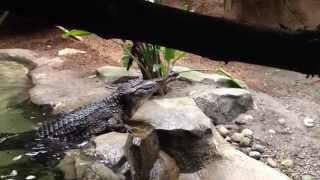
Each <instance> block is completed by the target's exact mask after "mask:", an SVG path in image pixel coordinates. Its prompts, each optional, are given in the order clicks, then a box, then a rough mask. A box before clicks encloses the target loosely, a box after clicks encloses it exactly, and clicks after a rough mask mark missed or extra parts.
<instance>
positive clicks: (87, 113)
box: [38, 95, 121, 141]
mask: <svg viewBox="0 0 320 180" xmlns="http://www.w3.org/2000/svg"><path fill="white" fill-rule="evenodd" d="M119 101H120V99H119V97H118V96H117V95H112V96H109V97H108V98H106V99H103V100H101V101H99V102H96V103H93V104H90V105H87V106H84V107H81V108H79V109H76V110H74V111H72V112H70V113H68V114H65V115H62V116H61V117H59V118H57V119H53V120H50V121H47V122H45V123H44V124H43V125H42V126H41V127H40V128H39V129H38V134H39V136H40V137H42V138H54V139H60V140H64V141H78V140H79V141H81V140H83V139H86V138H89V137H90V136H92V135H94V134H95V133H98V131H93V130H92V129H91V128H92V127H93V126H97V127H99V123H102V124H101V125H103V123H104V121H108V120H109V119H111V118H112V116H113V113H115V111H117V109H121V108H119V107H117V106H119V104H120V103H119Z"/></svg>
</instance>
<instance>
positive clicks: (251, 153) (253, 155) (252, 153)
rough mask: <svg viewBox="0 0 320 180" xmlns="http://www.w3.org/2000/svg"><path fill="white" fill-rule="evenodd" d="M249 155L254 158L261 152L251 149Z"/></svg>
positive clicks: (257, 157) (258, 156)
mask: <svg viewBox="0 0 320 180" xmlns="http://www.w3.org/2000/svg"><path fill="white" fill-rule="evenodd" d="M249 156H250V157H252V158H254V159H260V158H261V153H259V152H258V151H251V152H249Z"/></svg>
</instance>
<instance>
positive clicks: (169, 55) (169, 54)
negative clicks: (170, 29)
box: [164, 47, 176, 62]
mask: <svg viewBox="0 0 320 180" xmlns="http://www.w3.org/2000/svg"><path fill="white" fill-rule="evenodd" d="M175 53H176V50H175V49H171V48H167V47H166V48H165V49H164V59H165V60H166V61H167V62H170V61H171V60H172V59H173V58H174V57H175Z"/></svg>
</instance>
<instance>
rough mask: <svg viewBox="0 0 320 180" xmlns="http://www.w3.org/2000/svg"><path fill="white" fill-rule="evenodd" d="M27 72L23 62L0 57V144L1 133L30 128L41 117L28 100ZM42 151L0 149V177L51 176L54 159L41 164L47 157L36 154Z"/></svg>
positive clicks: (39, 112)
mask: <svg viewBox="0 0 320 180" xmlns="http://www.w3.org/2000/svg"><path fill="white" fill-rule="evenodd" d="M27 73H28V69H27V68H26V67H25V66H24V65H22V64H19V63H16V62H12V61H5V60H1V59H0V147H1V140H3V139H2V138H3V137H1V134H2V135H3V134H15V133H23V132H28V131H31V130H32V129H34V128H35V127H36V126H37V124H38V122H40V121H42V120H43V118H44V117H43V116H42V114H43V113H42V112H41V111H40V108H38V107H36V106H35V105H32V104H31V103H30V102H29V101H28V93H27V91H28V89H29V88H30V87H31V83H30V81H29V79H28V77H27ZM26 139H28V138H26ZM29 139H30V138H29ZM24 143H25V144H26V145H27V144H28V142H24ZM2 145H3V144H2ZM17 147H23V146H17ZM0 149H5V147H1V148H0ZM41 153H43V152H37V151H32V150H30V149H29V150H25V149H14V150H12V149H10V150H5V151H0V179H25V178H26V177H28V178H30V179H32V178H36V179H43V180H47V179H48V180H50V179H54V178H53V172H52V170H50V167H53V163H54V161H46V162H45V163H44V160H43V159H48V158H47V157H41V156H39V154H41ZM36 156H37V158H36V159H35V157H36ZM43 156H45V154H43ZM39 157H40V158H39Z"/></svg>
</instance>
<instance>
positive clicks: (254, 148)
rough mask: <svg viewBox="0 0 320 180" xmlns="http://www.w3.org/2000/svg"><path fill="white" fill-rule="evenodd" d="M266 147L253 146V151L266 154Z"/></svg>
mask: <svg viewBox="0 0 320 180" xmlns="http://www.w3.org/2000/svg"><path fill="white" fill-rule="evenodd" d="M264 148H265V147H264V146H263V145H260V144H254V145H253V146H252V150H253V151H258V152H260V153H264Z"/></svg>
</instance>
